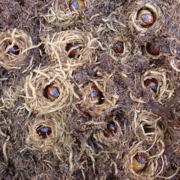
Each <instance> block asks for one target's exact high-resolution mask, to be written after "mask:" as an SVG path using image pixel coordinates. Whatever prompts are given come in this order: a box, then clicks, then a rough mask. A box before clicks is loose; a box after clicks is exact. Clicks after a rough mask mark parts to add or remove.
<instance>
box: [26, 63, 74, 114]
mask: <svg viewBox="0 0 180 180" xmlns="http://www.w3.org/2000/svg"><path fill="white" fill-rule="evenodd" d="M51 84H53V85H54V86H56V87H57V88H58V90H59V92H60V95H59V97H58V98H57V99H56V100H54V101H50V100H49V99H47V98H45V97H44V95H43V92H44V89H45V88H46V86H48V85H51ZM24 89H25V93H26V97H25V107H26V109H27V110H28V111H29V113H30V114H31V112H32V111H35V112H38V113H39V114H47V113H51V112H54V111H57V110H63V109H66V108H67V107H69V106H70V104H71V102H72V99H73V87H72V85H71V83H70V82H69V80H68V79H67V76H66V74H65V73H64V71H62V70H60V69H59V68H58V66H54V67H43V68H42V69H40V68H39V69H35V70H33V72H31V73H30V75H29V76H27V77H26V82H25V86H24Z"/></svg>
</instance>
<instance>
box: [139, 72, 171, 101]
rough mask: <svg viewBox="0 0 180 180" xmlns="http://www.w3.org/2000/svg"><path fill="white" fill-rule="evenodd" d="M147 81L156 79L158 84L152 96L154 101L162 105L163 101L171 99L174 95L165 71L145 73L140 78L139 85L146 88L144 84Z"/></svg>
mask: <svg viewBox="0 0 180 180" xmlns="http://www.w3.org/2000/svg"><path fill="white" fill-rule="evenodd" d="M148 79H150V80H151V79H156V81H157V83H158V87H157V90H156V93H155V94H154V95H153V96H152V97H153V99H154V100H155V101H158V102H159V103H160V104H163V103H164V102H165V101H167V100H168V99H170V98H171V96H172V95H173V93H174V88H173V85H172V82H171V81H170V80H169V79H168V78H167V76H166V70H165V69H157V70H149V71H146V72H145V73H144V75H143V76H142V78H141V85H142V87H143V88H147V87H146V86H145V84H144V82H145V81H146V80H148Z"/></svg>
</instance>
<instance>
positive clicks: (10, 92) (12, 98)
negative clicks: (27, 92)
mask: <svg viewBox="0 0 180 180" xmlns="http://www.w3.org/2000/svg"><path fill="white" fill-rule="evenodd" d="M19 89H20V87H18V86H10V87H9V88H7V89H3V96H2V97H1V101H2V103H3V106H4V107H6V108H7V109H12V108H14V107H15V102H16V101H17V100H18V95H19V93H18V92H19Z"/></svg>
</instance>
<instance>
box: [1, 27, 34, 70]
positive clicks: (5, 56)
mask: <svg viewBox="0 0 180 180" xmlns="http://www.w3.org/2000/svg"><path fill="white" fill-rule="evenodd" d="M14 45H16V46H18V48H19V51H20V52H19V55H14V54H12V53H10V54H9V53H8V50H9V49H11V48H12V47H13V46H14ZM31 47H33V43H32V39H31V37H30V36H29V35H27V34H26V33H25V32H24V31H22V30H18V29H10V30H8V31H7V32H2V33H1V34H0V66H2V67H4V68H5V69H7V70H9V69H20V68H21V67H20V65H21V62H22V61H23V60H24V59H26V57H27V56H28V54H29V53H28V50H30V49H31ZM27 49H28V50H27Z"/></svg>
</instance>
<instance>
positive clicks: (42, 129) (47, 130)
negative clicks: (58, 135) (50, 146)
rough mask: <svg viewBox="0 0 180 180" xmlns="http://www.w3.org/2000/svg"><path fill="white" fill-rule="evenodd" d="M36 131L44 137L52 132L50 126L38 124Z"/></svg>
mask: <svg viewBox="0 0 180 180" xmlns="http://www.w3.org/2000/svg"><path fill="white" fill-rule="evenodd" d="M36 132H37V133H38V134H39V136H41V137H42V138H44V139H45V138H46V137H47V136H49V135H50V134H51V133H52V130H51V128H50V127H46V126H42V125H40V126H38V127H37V129H36Z"/></svg>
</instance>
